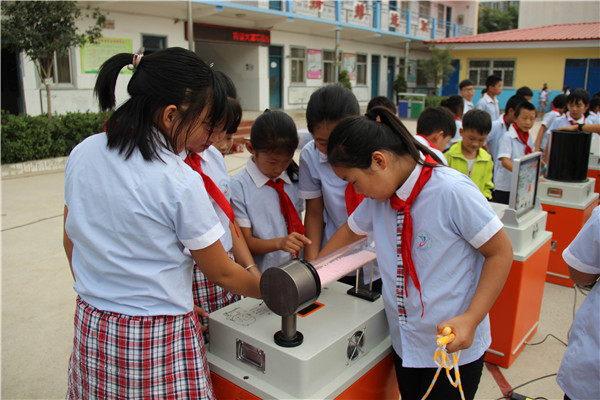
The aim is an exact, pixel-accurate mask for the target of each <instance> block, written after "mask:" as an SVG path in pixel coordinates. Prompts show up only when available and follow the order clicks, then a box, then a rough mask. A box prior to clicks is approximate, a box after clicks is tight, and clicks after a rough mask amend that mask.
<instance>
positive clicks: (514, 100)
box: [485, 95, 526, 164]
mask: <svg viewBox="0 0 600 400" xmlns="http://www.w3.org/2000/svg"><path fill="white" fill-rule="evenodd" d="M524 101H526V100H525V98H524V97H521V96H517V95H514V96H511V97H510V98H509V99H508V101H507V102H506V106H505V109H504V113H503V114H502V115H501V116H500V118H498V119H497V120H495V121H494V120H492V130H491V131H490V134H489V135H488V137H487V140H486V142H485V145H486V150H487V152H488V153H490V155H491V156H492V161H493V162H494V164H496V163H497V159H498V147H499V146H500V141H501V140H502V138H503V137H504V136H505V135H506V134H507V133H508V130H509V129H510V126H511V124H512V123H513V122H515V109H516V108H517V106H518V105H519V104H520V103H522V102H524Z"/></svg>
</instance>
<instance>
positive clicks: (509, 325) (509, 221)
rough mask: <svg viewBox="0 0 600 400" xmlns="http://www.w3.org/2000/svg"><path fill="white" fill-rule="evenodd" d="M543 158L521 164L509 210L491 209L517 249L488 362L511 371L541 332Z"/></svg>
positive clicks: (495, 314)
mask: <svg viewBox="0 0 600 400" xmlns="http://www.w3.org/2000/svg"><path fill="white" fill-rule="evenodd" d="M540 168H541V153H534V154H531V155H529V156H525V157H523V158H521V159H517V160H515V162H514V167H513V187H512V189H511V199H510V203H509V205H508V206H506V205H504V204H498V203H490V204H491V205H492V207H493V208H494V211H495V212H496V214H497V215H498V217H499V218H500V219H501V220H502V222H503V223H504V229H505V230H506V233H507V234H508V237H509V238H510V241H511V244H512V247H513V263H512V266H511V270H510V273H509V275H508V279H507V281H506V283H505V284H504V288H503V289H502V292H501V293H500V295H499V296H498V299H497V300H496V302H495V303H494V305H493V307H492V309H491V310H490V313H489V315H490V325H491V331H492V344H491V346H490V348H489V349H488V350H487V353H486V356H485V360H486V361H488V362H490V363H492V364H496V365H499V366H501V367H504V368H508V367H509V366H510V365H511V364H512V363H513V361H514V360H515V359H516V358H517V357H518V356H519V354H521V352H522V351H523V348H524V347H525V346H524V343H525V342H526V341H527V340H529V339H530V338H531V337H532V336H533V335H534V334H535V332H536V331H537V327H538V322H539V317H540V311H541V308H542V298H543V295H544V284H545V280H546V268H547V265H548V257H549V253H550V239H551V238H552V233H551V232H548V231H547V230H546V229H547V226H546V221H547V213H546V212H544V211H542V209H541V207H540V205H539V202H538V201H537V198H536V190H537V184H538V179H539V172H540Z"/></svg>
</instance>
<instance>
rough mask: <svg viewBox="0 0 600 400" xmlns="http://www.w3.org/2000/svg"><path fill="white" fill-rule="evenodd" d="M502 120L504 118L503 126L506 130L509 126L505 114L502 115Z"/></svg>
mask: <svg viewBox="0 0 600 400" xmlns="http://www.w3.org/2000/svg"><path fill="white" fill-rule="evenodd" d="M502 120H504V126H505V127H506V130H508V128H510V124H509V123H508V121H507V120H506V114H504V115H502Z"/></svg>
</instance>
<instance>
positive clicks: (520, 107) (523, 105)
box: [515, 100, 535, 117]
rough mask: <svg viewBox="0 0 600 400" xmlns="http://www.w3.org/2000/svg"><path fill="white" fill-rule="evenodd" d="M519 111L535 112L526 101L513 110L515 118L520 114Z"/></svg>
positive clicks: (532, 106)
mask: <svg viewBox="0 0 600 400" xmlns="http://www.w3.org/2000/svg"><path fill="white" fill-rule="evenodd" d="M521 110H529V111H535V106H534V105H533V104H531V103H530V102H528V101H527V100H525V101H522V102H520V103H519V105H518V106H517V108H515V117H518V116H519V114H521Z"/></svg>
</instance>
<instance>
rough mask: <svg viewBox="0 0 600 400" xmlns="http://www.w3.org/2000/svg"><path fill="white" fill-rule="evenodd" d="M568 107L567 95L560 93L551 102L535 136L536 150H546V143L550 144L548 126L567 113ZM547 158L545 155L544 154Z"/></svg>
mask: <svg viewBox="0 0 600 400" xmlns="http://www.w3.org/2000/svg"><path fill="white" fill-rule="evenodd" d="M566 108H567V95H565V94H562V93H561V94H559V95H557V96H556V97H555V98H554V99H552V102H551V103H550V111H549V112H547V113H546V114H544V118H543V119H542V123H541V125H540V129H539V130H538V133H537V136H536V137H535V150H534V151H542V152H543V153H544V154H545V152H546V145H547V144H548V136H549V131H548V128H550V126H551V125H552V122H554V120H555V119H556V118H558V117H560V116H561V115H563V114H564V113H565V110H566ZM544 159H545V156H544Z"/></svg>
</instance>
